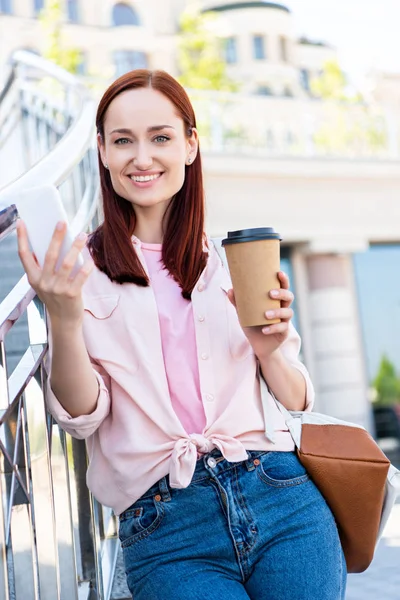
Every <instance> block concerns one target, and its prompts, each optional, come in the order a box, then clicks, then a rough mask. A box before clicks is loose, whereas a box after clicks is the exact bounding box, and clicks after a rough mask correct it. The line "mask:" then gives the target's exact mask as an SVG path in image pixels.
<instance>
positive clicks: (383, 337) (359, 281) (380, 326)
mask: <svg viewBox="0 0 400 600" xmlns="http://www.w3.org/2000/svg"><path fill="white" fill-rule="evenodd" d="M399 264H400V245H387V246H383V245H382V246H381V245H377V246H372V247H371V248H370V249H369V250H368V251H367V252H363V253H359V254H355V255H354V269H355V275H356V286H357V292H358V300H359V310H360V319H361V327H362V332H363V337H364V345H365V352H366V362H367V368H368V377H369V380H370V381H372V380H373V379H374V378H375V377H376V374H377V372H378V369H379V365H380V362H381V359H382V357H383V355H386V356H387V357H388V359H389V360H390V361H391V362H392V363H393V365H394V367H395V369H396V371H399V370H400V279H399V278H398V277H396V273H397V272H398V268H399Z"/></svg>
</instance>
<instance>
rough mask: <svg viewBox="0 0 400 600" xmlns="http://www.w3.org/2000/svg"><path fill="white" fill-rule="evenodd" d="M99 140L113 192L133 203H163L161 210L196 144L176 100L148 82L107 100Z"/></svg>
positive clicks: (180, 179)
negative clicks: (101, 135) (143, 85)
mask: <svg viewBox="0 0 400 600" xmlns="http://www.w3.org/2000/svg"><path fill="white" fill-rule="evenodd" d="M98 143H99V149H100V154H101V158H102V161H103V164H105V165H108V169H109V171H110V176H111V181H112V185H113V188H114V190H115V191H116V192H117V194H118V195H119V196H121V197H122V198H125V199H126V200H128V202H131V203H132V204H133V205H134V206H135V208H136V209H139V207H141V208H142V209H146V208H150V207H153V206H156V205H164V206H163V207H162V208H164V211H165V209H166V208H167V206H168V203H169V201H170V200H171V198H172V197H173V196H174V195H175V194H176V193H177V192H178V191H179V190H180V189H181V187H182V185H183V182H184V178H185V164H190V162H193V160H194V159H195V156H196V153H197V147H198V145H197V132H196V131H195V130H194V131H193V134H192V136H191V137H190V138H188V137H187V135H186V133H185V126H184V122H183V120H182V118H181V117H180V116H179V115H178V114H177V110H176V108H175V106H174V105H173V104H172V102H170V101H169V100H168V98H167V97H166V96H164V95H163V94H161V93H160V92H158V91H156V90H153V89H151V88H139V89H134V90H128V91H126V92H122V93H121V94H120V95H119V96H117V97H116V98H115V99H114V100H113V101H112V102H111V104H110V106H109V107H108V110H107V113H106V116H105V121H104V140H103V139H101V137H100V136H99V137H98ZM189 159H190V160H189Z"/></svg>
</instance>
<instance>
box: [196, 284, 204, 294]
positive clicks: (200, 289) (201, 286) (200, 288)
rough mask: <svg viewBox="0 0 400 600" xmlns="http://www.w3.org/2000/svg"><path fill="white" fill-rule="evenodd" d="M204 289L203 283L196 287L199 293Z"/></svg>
mask: <svg viewBox="0 0 400 600" xmlns="http://www.w3.org/2000/svg"><path fill="white" fill-rule="evenodd" d="M204 288H205V285H204V283H199V285H198V286H197V289H198V290H199V292H202V291H203V290H204Z"/></svg>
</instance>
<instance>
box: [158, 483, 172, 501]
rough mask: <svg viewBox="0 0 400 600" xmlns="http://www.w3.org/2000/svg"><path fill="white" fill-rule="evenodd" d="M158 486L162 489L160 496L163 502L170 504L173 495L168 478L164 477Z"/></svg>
mask: <svg viewBox="0 0 400 600" xmlns="http://www.w3.org/2000/svg"><path fill="white" fill-rule="evenodd" d="M158 486H159V488H160V494H161V498H162V499H163V501H164V502H169V501H170V500H171V494H170V493H169V488H168V483H167V478H166V477H163V478H162V479H160V481H159V482H158Z"/></svg>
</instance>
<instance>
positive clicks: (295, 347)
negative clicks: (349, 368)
mask: <svg viewBox="0 0 400 600" xmlns="http://www.w3.org/2000/svg"><path fill="white" fill-rule="evenodd" d="M300 348H301V339H300V336H299V334H298V333H297V331H296V329H295V328H294V325H293V323H292V322H290V323H289V335H288V337H287V338H286V340H285V341H284V342H283V344H282V346H281V352H282V354H283V356H284V357H285V358H286V360H287V361H288V363H289V364H290V365H291V366H292V367H294V368H295V369H297V370H298V371H300V373H301V374H302V375H303V377H304V380H305V382H306V406H305V409H304V410H305V411H308V412H311V411H312V409H313V406H314V399H315V390H314V386H313V384H312V381H311V378H310V375H309V373H308V371H307V369H306V367H305V366H304V365H303V363H302V362H301V360H300V358H299V355H300Z"/></svg>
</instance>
